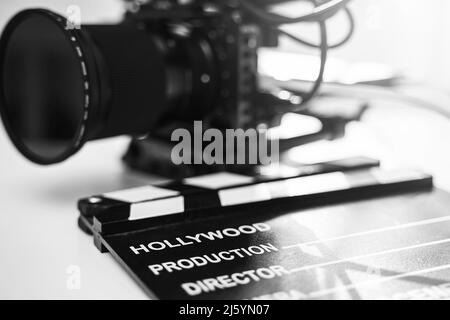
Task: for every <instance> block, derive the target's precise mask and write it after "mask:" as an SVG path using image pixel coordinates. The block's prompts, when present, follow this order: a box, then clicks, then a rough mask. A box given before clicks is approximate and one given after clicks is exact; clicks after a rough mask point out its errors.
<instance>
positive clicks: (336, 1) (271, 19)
mask: <svg viewBox="0 0 450 320" xmlns="http://www.w3.org/2000/svg"><path fill="white" fill-rule="evenodd" d="M350 1H351V0H330V1H327V2H325V3H324V4H321V5H319V6H316V7H315V8H314V9H313V10H312V12H311V13H308V14H305V15H302V16H299V17H296V18H288V17H285V16H281V15H278V14H275V13H270V12H267V11H266V10H264V9H260V8H259V7H258V6H256V5H255V4H254V3H252V2H251V1H248V0H241V1H240V4H241V6H242V7H243V8H244V9H246V10H247V11H248V12H249V13H250V14H251V15H253V16H255V17H257V18H259V19H262V20H264V22H266V23H268V24H270V25H276V26H280V25H283V24H292V23H299V22H320V21H322V22H323V21H325V20H327V19H329V18H331V17H332V16H334V15H335V14H336V13H337V12H338V11H339V10H341V9H343V8H344V7H345V6H346V5H347V4H348V3H349V2H350Z"/></svg>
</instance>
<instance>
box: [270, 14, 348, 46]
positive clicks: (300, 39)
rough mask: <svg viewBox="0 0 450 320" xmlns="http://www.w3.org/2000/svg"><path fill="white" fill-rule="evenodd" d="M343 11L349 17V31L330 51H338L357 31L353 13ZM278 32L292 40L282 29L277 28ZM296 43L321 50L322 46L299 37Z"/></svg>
mask: <svg viewBox="0 0 450 320" xmlns="http://www.w3.org/2000/svg"><path fill="white" fill-rule="evenodd" d="M343 10H344V12H345V14H346V15H347V19H348V23H349V27H348V31H347V33H346V35H345V37H343V38H342V39H341V40H340V41H338V42H336V43H333V44H329V45H328V49H336V48H338V47H340V46H342V45H344V44H346V43H347V42H348V41H349V40H350V39H351V38H352V36H353V33H354V31H355V19H354V18H353V14H352V12H351V11H350V9H349V8H344V9H343ZM276 30H277V31H278V32H279V34H281V35H285V36H288V37H290V38H292V35H291V34H290V33H289V32H286V31H284V30H282V29H280V28H276ZM295 41H296V42H299V43H301V44H303V45H304V46H307V47H311V48H316V49H320V44H316V43H312V42H309V41H307V40H304V39H302V38H299V37H296V39H295Z"/></svg>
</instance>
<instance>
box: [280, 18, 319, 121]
mask: <svg viewBox="0 0 450 320" xmlns="http://www.w3.org/2000/svg"><path fill="white" fill-rule="evenodd" d="M319 27H320V69H319V74H318V76H317V79H316V80H315V81H314V85H313V87H312V88H311V90H310V91H309V92H308V93H306V95H301V97H302V101H301V103H299V104H293V105H290V106H289V107H288V109H289V110H286V111H289V112H300V111H302V110H303V109H304V108H305V107H306V104H307V103H308V102H309V101H310V100H311V99H312V98H314V96H315V95H316V93H317V92H318V91H319V89H320V86H321V85H322V82H323V76H324V73H325V66H326V62H327V58H328V35H327V26H326V24H325V22H324V21H321V22H319ZM283 34H284V35H285V36H287V37H289V38H291V39H292V40H294V41H298V42H300V39H299V38H297V37H296V36H294V35H292V34H290V33H288V32H283Z"/></svg>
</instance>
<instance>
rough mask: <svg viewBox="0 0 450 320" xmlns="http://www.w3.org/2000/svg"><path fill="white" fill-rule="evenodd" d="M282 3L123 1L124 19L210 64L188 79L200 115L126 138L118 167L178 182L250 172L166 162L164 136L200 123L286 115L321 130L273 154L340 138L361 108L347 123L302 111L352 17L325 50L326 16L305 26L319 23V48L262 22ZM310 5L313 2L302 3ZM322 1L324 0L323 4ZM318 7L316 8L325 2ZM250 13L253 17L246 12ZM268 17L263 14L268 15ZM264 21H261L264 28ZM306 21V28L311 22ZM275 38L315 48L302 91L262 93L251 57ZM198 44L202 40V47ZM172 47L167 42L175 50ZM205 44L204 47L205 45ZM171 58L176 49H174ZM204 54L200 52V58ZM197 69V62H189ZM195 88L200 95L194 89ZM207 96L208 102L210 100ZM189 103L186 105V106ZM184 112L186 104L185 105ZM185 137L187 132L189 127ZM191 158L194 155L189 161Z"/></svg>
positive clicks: (276, 119)
mask: <svg viewBox="0 0 450 320" xmlns="http://www.w3.org/2000/svg"><path fill="white" fill-rule="evenodd" d="M283 2H289V0H257V1H249V3H252V4H254V5H257V6H258V7H257V8H256V7H253V5H250V6H249V7H248V6H246V5H245V4H244V2H242V1H234V0H231V1H207V0H196V1H185V2H182V1H173V0H172V1H166V0H153V1H127V3H128V13H127V15H126V21H127V20H128V21H129V22H131V23H134V24H137V25H139V24H141V25H142V26H146V27H147V28H155V29H158V28H161V27H162V28H163V29H165V30H166V31H167V30H169V31H168V32H169V33H171V34H172V35H171V36H170V37H167V36H166V37H165V38H166V39H168V38H171V37H175V38H177V39H178V40H179V39H189V40H188V42H189V43H190V44H191V41H192V39H197V40H195V41H193V42H194V43H197V44H200V45H199V51H202V50H204V51H203V52H202V53H201V54H199V55H195V57H193V58H194V59H197V58H198V57H207V56H209V57H210V59H211V60H210V62H211V63H209V64H205V63H200V65H204V66H205V65H210V66H211V67H210V68H209V69H203V70H201V71H200V70H198V73H197V74H193V75H192V77H193V78H194V79H195V78H197V79H199V80H200V84H199V85H198V87H197V88H199V90H208V91H209V92H211V93H212V95H211V96H209V98H212V99H211V100H208V102H206V103H204V101H203V102H200V101H197V102H196V103H197V104H198V105H203V106H204V109H203V110H201V112H200V113H193V112H192V108H189V107H188V108H187V109H186V112H185V113H179V114H178V116H179V117H177V120H178V121H177V122H175V121H174V118H175V117H174V115H173V114H171V115H170V116H169V117H168V119H167V123H166V126H164V125H163V126H161V127H160V131H159V132H158V134H155V133H153V134H152V135H151V136H145V138H144V139H142V138H139V139H134V140H133V141H132V143H131V145H130V148H129V150H128V152H127V153H126V155H125V156H124V160H125V162H126V163H127V165H128V166H130V167H132V168H134V169H138V170H143V171H147V172H150V173H153V172H157V173H158V174H163V175H166V176H169V177H177V178H182V177H186V176H192V175H198V174H206V173H211V172H216V171H223V170H227V171H234V172H247V173H248V172H253V171H254V170H255V169H257V167H255V166H252V165H242V164H240V165H225V164H217V165H208V166H195V165H182V166H180V165H174V164H173V163H172V161H170V160H171V159H170V156H171V150H172V148H173V144H172V143H171V142H170V133H171V132H173V130H174V128H178V127H185V128H186V127H188V126H190V125H192V123H193V122H194V121H195V120H199V119H201V120H202V121H203V124H204V126H205V127H206V128H219V129H221V130H225V129H226V128H242V129H247V128H256V127H258V126H261V125H263V126H265V127H267V128H272V127H276V126H279V125H280V121H281V117H282V115H283V114H285V113H286V112H287V111H291V112H296V113H300V114H304V115H309V116H313V117H315V118H317V119H319V120H320V121H321V123H322V130H321V131H320V132H318V133H315V134H309V135H306V136H300V137H295V138H290V139H284V140H281V141H279V143H280V148H281V152H283V151H286V150H289V149H290V148H293V147H295V146H298V145H302V144H306V143H309V142H313V141H316V140H320V139H335V138H338V137H341V136H342V135H343V134H344V131H345V126H346V124H347V123H348V122H350V121H353V120H359V119H360V117H361V115H362V113H363V112H364V110H365V106H361V109H359V110H357V112H356V114H352V115H351V116H350V117H340V116H334V115H327V114H323V113H315V112H314V111H313V110H311V108H306V106H307V103H308V102H309V101H310V100H311V99H312V98H313V97H314V95H315V94H316V93H317V91H318V90H319V87H320V84H321V82H322V81H323V74H324V68H325V61H326V58H327V50H328V49H330V48H336V47H339V46H341V45H343V44H344V43H346V42H347V41H348V40H349V39H350V37H351V34H352V32H353V27H354V25H353V18H352V15H351V13H350V11H349V10H348V9H347V8H346V7H344V10H345V12H346V14H347V17H348V18H349V22H350V28H349V32H348V33H347V35H346V36H345V38H343V39H342V40H341V41H339V43H336V44H333V45H328V44H327V34H326V27H325V24H324V22H323V21H325V19H326V18H327V16H322V17H319V18H318V19H317V20H314V19H313V20H312V21H315V22H317V23H319V24H320V27H321V30H320V31H321V39H320V40H321V43H320V44H318V45H315V44H312V43H310V42H307V41H305V40H302V39H299V38H298V37H296V36H294V35H292V34H290V33H288V32H285V31H284V30H283V29H281V28H280V27H279V25H280V24H285V23H286V24H290V23H296V22H297V21H279V22H275V23H274V22H271V21H270V19H271V18H272V19H273V16H265V15H263V14H261V13H262V12H266V11H267V12H269V7H270V6H271V5H274V4H280V3H283ZM309 2H311V3H312V4H313V5H316V6H318V5H319V2H315V1H309ZM325 2H327V1H325ZM325 2H324V3H325ZM254 10H256V11H254ZM268 15H269V14H268ZM268 20H269V21H268ZM312 21H311V22H312ZM280 36H287V37H289V38H290V39H292V40H294V41H297V42H299V43H301V44H303V45H306V46H309V47H315V48H318V49H319V50H320V52H321V62H322V63H321V66H320V70H318V76H317V79H316V81H315V82H314V84H313V86H312V88H311V90H310V91H309V92H295V93H294V92H287V91H286V89H285V88H279V87H276V86H273V85H270V86H265V87H263V86H262V85H261V83H260V81H259V80H260V76H259V74H258V50H259V49H260V48H261V47H266V48H276V47H278V46H279V39H280ZM198 39H203V41H204V42H203V45H202V44H201V43H202V41H201V40H198ZM175 42H176V41H173V43H175ZM207 43H209V44H210V45H207ZM176 51H178V52H179V50H176ZM206 51H208V53H207V52H206ZM193 64H197V62H193ZM202 87H203V88H202ZM213 97H215V98H213ZM191 103H192V102H191ZM185 105H187V106H189V105H192V104H190V103H189V102H187V103H186V104H185ZM189 130H190V131H192V128H189ZM194 157H195V155H194Z"/></svg>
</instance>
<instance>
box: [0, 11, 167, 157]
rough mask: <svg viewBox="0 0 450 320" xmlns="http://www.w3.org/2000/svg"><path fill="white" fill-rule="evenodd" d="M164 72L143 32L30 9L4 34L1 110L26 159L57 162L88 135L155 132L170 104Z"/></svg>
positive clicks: (0, 58) (156, 47) (0, 66)
mask: <svg viewBox="0 0 450 320" xmlns="http://www.w3.org/2000/svg"><path fill="white" fill-rule="evenodd" d="M166 69H167V68H166V65H165V60H164V55H163V52H161V48H160V46H159V45H158V41H157V39H156V38H155V37H154V36H153V35H151V34H150V33H148V32H146V31H145V30H140V29H138V28H136V27H135V26H132V25H127V24H125V23H123V24H118V25H83V26H81V27H80V28H76V26H75V28H73V25H71V24H70V23H68V22H67V20H66V19H65V18H64V17H62V16H60V15H58V14H55V13H53V12H51V11H49V10H45V9H30V10H25V11H22V12H20V13H18V14H17V15H16V16H14V17H13V18H12V19H11V20H10V21H9V23H8V24H7V26H6V28H5V30H4V32H3V35H2V37H1V39H0V113H1V116H2V119H3V122H4V125H5V128H6V130H7V132H8V134H9V136H10V138H11V140H12V141H13V143H14V144H15V146H16V147H17V148H18V150H19V151H20V152H21V153H22V154H23V155H24V156H26V157H27V158H28V159H30V160H31V161H33V162H36V163H39V164H53V163H58V162H61V161H63V160H65V159H67V158H68V157H70V156H71V155H73V154H74V153H75V152H77V151H78V150H79V149H80V148H81V147H82V146H83V144H84V143H85V142H87V141H89V140H93V139H99V138H106V137H112V136H117V135H122V134H130V135H139V134H146V133H148V132H149V131H151V130H152V128H153V127H154V126H155V124H156V123H157V121H158V119H159V118H160V117H161V116H162V114H163V113H164V111H165V110H166V108H167V106H168V103H169V97H168V96H167V92H168V91H170V90H172V89H170V88H169V82H170V79H168V78H167V77H168V76H167V74H168V73H167V72H166ZM171 86H173V85H171Z"/></svg>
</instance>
